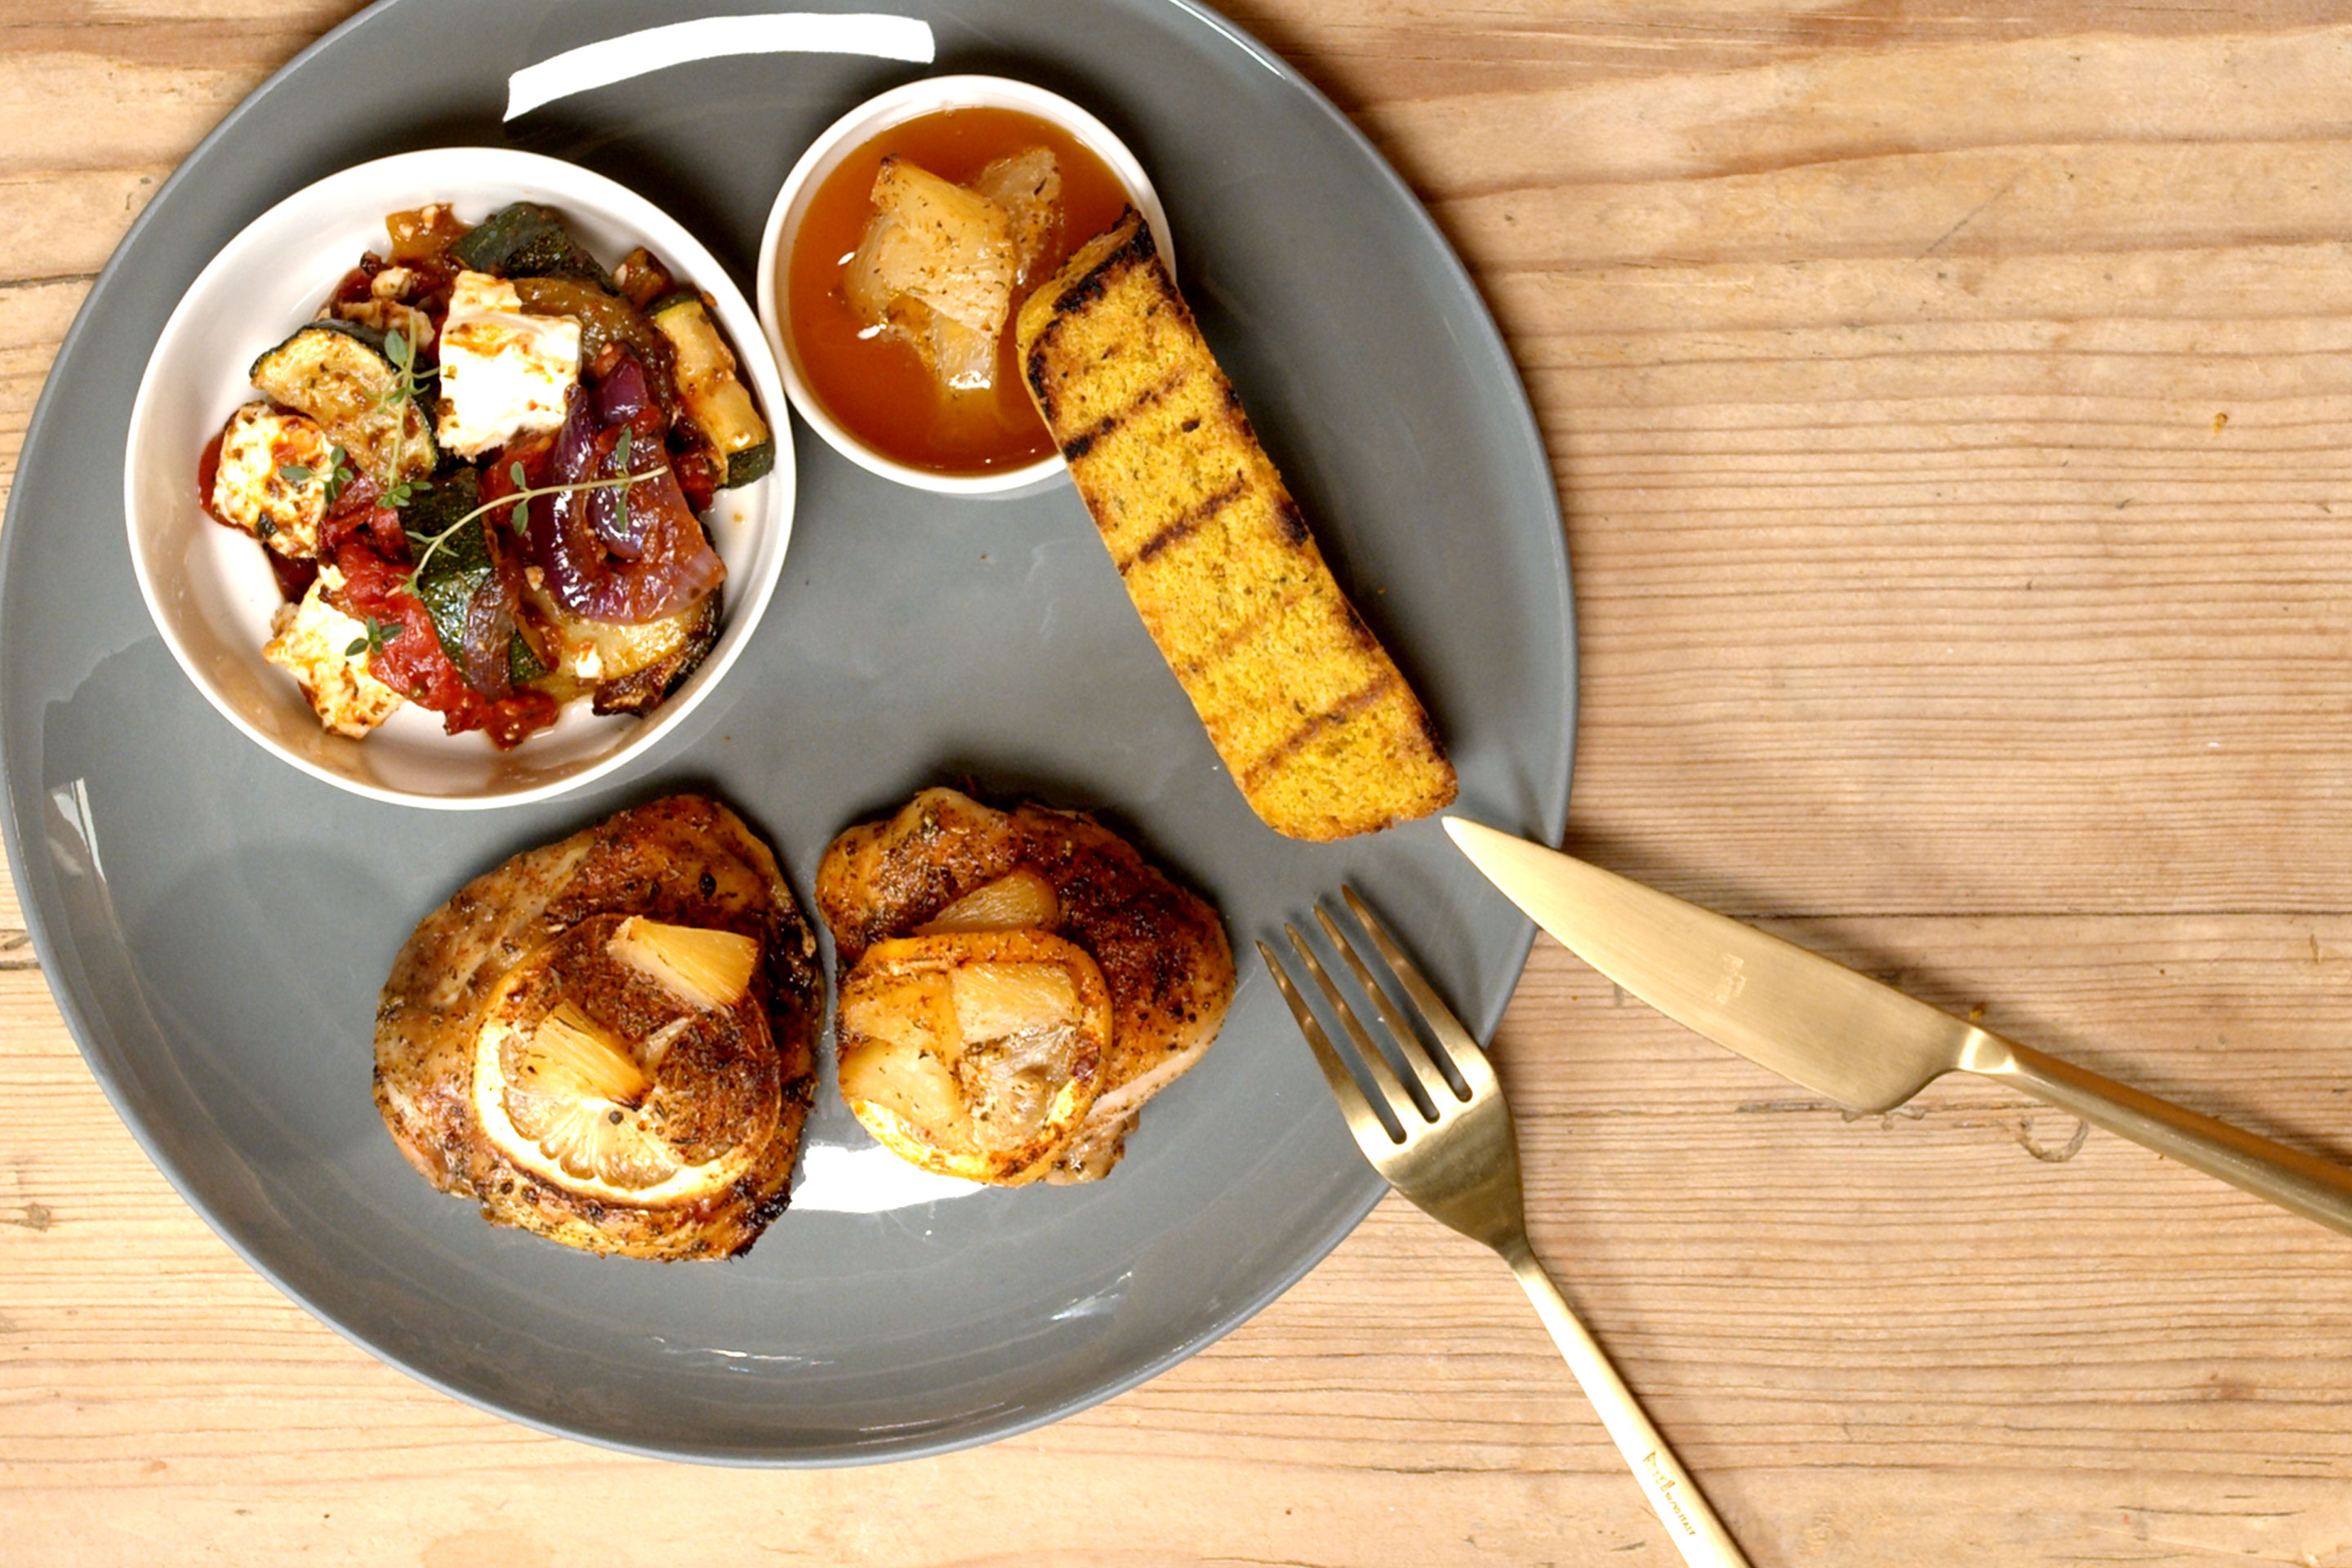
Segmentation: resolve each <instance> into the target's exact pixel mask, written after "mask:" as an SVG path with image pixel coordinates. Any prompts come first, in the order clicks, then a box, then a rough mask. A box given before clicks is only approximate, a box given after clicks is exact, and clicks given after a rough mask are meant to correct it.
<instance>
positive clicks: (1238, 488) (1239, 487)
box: [1118, 474, 1249, 577]
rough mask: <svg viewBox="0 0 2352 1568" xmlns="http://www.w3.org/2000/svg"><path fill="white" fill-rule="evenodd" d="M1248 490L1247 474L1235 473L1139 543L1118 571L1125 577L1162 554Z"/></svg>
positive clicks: (1120, 564) (1119, 566)
mask: <svg viewBox="0 0 2352 1568" xmlns="http://www.w3.org/2000/svg"><path fill="white" fill-rule="evenodd" d="M1248 492H1249V480H1248V479H1246V478H1245V477H1244V476H1242V475H1239V474H1236V475H1235V476H1234V479H1233V482H1232V483H1230V484H1228V485H1226V486H1224V487H1223V489H1214V490H1212V491H1210V492H1209V493H1208V494H1207V495H1205V496H1202V498H1201V500H1200V501H1199V502H1198V503H1197V504H1196V505H1194V506H1192V507H1190V508H1187V509H1186V510H1184V511H1182V512H1181V513H1179V514H1178V515H1177V517H1176V518H1175V520H1174V521H1171V522H1170V523H1169V524H1168V525H1167V526H1166V527H1164V528H1162V529H1160V531H1159V532H1157V533H1155V534H1153V535H1152V536H1151V537H1150V538H1149V539H1147V540H1145V541H1144V542H1142V543H1141V544H1139V545H1137V546H1136V547H1135V553H1134V554H1132V555H1129V557H1128V558H1127V559H1126V560H1125V561H1122V562H1120V563H1119V565H1118V574H1119V575H1120V576H1122V577H1124V576H1126V575H1127V574H1128V573H1129V572H1131V571H1133V570H1134V569H1135V568H1136V567H1138V566H1140V565H1142V564H1143V563H1146V562H1148V561H1150V559H1151V558H1152V557H1153V556H1155V555H1157V554H1159V553H1160V552H1161V551H1163V550H1165V549H1167V548H1168V547H1169V546H1170V545H1171V544H1174V543H1175V542H1177V541H1179V540H1181V539H1183V538H1186V537H1188V536H1189V535H1191V534H1192V532H1194V531H1196V530H1198V529H1199V528H1200V526H1201V525H1202V523H1204V522H1206V521H1209V520H1210V519H1211V518H1213V517H1214V516H1216V515H1217V514H1218V513H1219V512H1221V511H1223V510H1225V508H1227V507H1229V506H1231V505H1233V504H1234V502H1235V501H1237V500H1240V499H1241V498H1242V497H1243V496H1244V495H1246V494H1247V493H1248Z"/></svg>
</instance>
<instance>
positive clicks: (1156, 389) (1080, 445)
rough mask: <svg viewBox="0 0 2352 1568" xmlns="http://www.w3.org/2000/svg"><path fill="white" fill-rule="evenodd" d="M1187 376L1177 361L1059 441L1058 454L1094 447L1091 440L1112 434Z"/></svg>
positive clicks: (1072, 454)
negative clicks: (1125, 399)
mask: <svg viewBox="0 0 2352 1568" xmlns="http://www.w3.org/2000/svg"><path fill="white" fill-rule="evenodd" d="M1189 379H1191V373H1190V372H1188V371H1187V370H1185V369H1184V368H1183V367H1182V366H1181V365H1179V366H1178V367H1177V368H1176V371H1175V373H1174V374H1171V376H1169V377H1168V379H1167V380H1165V381H1159V382H1154V383H1153V384H1151V385H1150V386H1147V387H1145V388H1144V389H1143V390H1142V391H1141V392H1139V393H1137V394H1136V395H1134V396H1133V397H1132V398H1130V399H1129V400H1128V405H1127V406H1126V407H1124V408H1121V409H1117V410H1115V411H1113V412H1112V413H1109V414H1106V415H1104V416H1102V417H1101V418H1099V419H1097V420H1096V421H1095V422H1094V423H1093V424H1092V425H1091V426H1087V428H1086V429H1084V430H1081V431H1079V432H1078V433H1077V434H1076V435H1075V436H1073V437H1070V438H1069V439H1068V440H1066V441H1065V442H1063V443H1062V457H1063V458H1064V460H1066V461H1067V460H1069V459H1072V458H1083V457H1085V456H1086V455H1087V453H1088V452H1091V451H1093V450H1094V446H1095V443H1096V442H1097V441H1099V440H1101V439H1103V438H1104V437H1107V436H1112V435H1116V434H1117V433H1118V429H1119V427H1120V426H1123V425H1125V424H1126V423H1127V422H1128V421H1129V420H1130V419H1132V418H1134V417H1135V416H1137V415H1139V414H1140V413H1142V412H1143V411H1144V410H1145V409H1148V408H1150V407H1151V406H1152V405H1154V404H1156V403H1160V402H1163V401H1165V400H1166V399H1167V398H1169V397H1171V396H1172V395H1175V394H1176V393H1177V392H1179V391H1181V389H1182V387H1183V385H1184V383H1185V382H1186V381H1187V380H1189Z"/></svg>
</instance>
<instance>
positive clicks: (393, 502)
mask: <svg viewBox="0 0 2352 1568" xmlns="http://www.w3.org/2000/svg"><path fill="white" fill-rule="evenodd" d="M383 357H384V358H386V359H388V360H390V361H391V362H392V368H393V371H394V377H393V383H392V384H391V385H390V386H388V387H386V388H385V389H384V391H383V395H382V396H380V397H378V398H377V399H376V404H375V405H376V407H377V408H378V409H380V410H381V409H386V408H390V409H394V410H397V411H398V413H399V416H400V444H399V446H398V447H397V448H396V449H395V451H394V456H393V464H392V468H393V472H394V473H398V472H399V471H400V470H401V469H402V468H404V467H406V466H407V463H408V454H409V450H410V447H411V446H412V445H413V443H412V442H411V440H410V437H409V434H408V421H409V418H410V416H412V415H414V416H415V418H416V419H418V420H419V421H422V420H423V419H424V417H425V405H423V404H422V403H420V402H419V401H418V398H419V396H420V395H422V393H423V391H424V387H425V383H426V382H428V381H437V380H438V379H439V378H440V375H441V367H440V366H438V365H429V364H428V365H421V366H420V365H419V364H418V363H416V345H415V343H413V342H410V341H409V338H408V334H407V333H406V332H404V331H401V330H400V329H399V328H398V327H394V328H393V329H392V330H391V331H387V332H386V333H384V335H383ZM426 455H427V456H428V457H429V456H430V455H431V453H430V450H429V448H428V450H427V454H426ZM422 482H423V481H421V480H418V479H402V480H400V481H399V482H398V483H396V484H394V486H393V487H392V488H391V489H387V490H385V491H384V492H383V504H384V505H386V506H389V507H404V506H406V505H407V504H408V503H409V501H410V500H411V499H412V498H414V497H415V494H416V491H417V489H418V487H419V486H420V484H421V483H422Z"/></svg>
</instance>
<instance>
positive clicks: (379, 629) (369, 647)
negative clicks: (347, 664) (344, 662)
mask: <svg viewBox="0 0 2352 1568" xmlns="http://www.w3.org/2000/svg"><path fill="white" fill-rule="evenodd" d="M407 629H408V628H407V627H406V626H404V625H402V624H401V623H400V622H398V621H391V622H385V621H379V620H377V619H376V618H375V617H374V616H369V617H368V618H367V629H366V630H365V631H364V632H362V634H361V635H360V636H358V637H353V638H352V646H351V647H347V648H345V649H343V657H344V658H359V657H360V656H361V655H362V654H365V655H367V656H368V657H369V658H374V657H375V656H376V655H377V654H380V653H382V652H383V645H384V644H386V643H388V642H390V641H392V640H393V639H394V637H398V636H400V634H401V633H403V632H404V631H406V630H407Z"/></svg>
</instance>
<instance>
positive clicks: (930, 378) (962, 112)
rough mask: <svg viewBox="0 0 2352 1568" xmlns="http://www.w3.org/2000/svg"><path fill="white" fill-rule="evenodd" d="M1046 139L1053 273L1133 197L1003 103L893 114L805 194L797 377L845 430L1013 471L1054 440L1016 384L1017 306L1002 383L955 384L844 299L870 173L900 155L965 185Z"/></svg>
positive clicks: (795, 300) (959, 467)
mask: <svg viewBox="0 0 2352 1568" xmlns="http://www.w3.org/2000/svg"><path fill="white" fill-rule="evenodd" d="M1028 147H1045V148H1048V149H1050V150H1051V151H1052V153H1053V154H1054V158H1055V162H1056V163H1059V164H1060V165H1061V174H1062V199H1061V202H1060V204H1059V205H1060V208H1061V217H1060V222H1059V223H1058V224H1057V225H1056V226H1055V234H1054V237H1053V241H1052V243H1050V244H1049V245H1048V246H1047V247H1045V255H1044V256H1043V257H1041V258H1039V260H1038V263H1037V265H1036V267H1035V268H1033V269H1032V271H1031V273H1030V277H1029V279H1028V282H1029V283H1030V284H1032V285H1034V284H1036V283H1039V282H1042V281H1044V280H1045V279H1047V278H1050V277H1052V276H1053V274H1054V273H1055V270H1056V269H1057V268H1060V267H1061V265H1062V263H1063V262H1064V261H1065V260H1066V259H1068V258H1069V255H1070V253H1071V252H1072V251H1074V250H1076V248H1077V247H1079V246H1081V245H1084V244H1085V243H1086V242H1087V240H1089V239H1091V238H1093V237H1095V236H1096V235H1097V234H1100V233H1101V232H1102V231H1103V230H1104V229H1107V228H1108V227H1109V226H1111V225H1112V224H1113V223H1114V222H1116V221H1118V215H1119V211H1120V209H1121V208H1123V207H1124V206H1126V205H1127V204H1128V200H1129V198H1128V194H1127V191H1126V189H1125V187H1123V186H1122V185H1120V184H1119V183H1118V177H1117V176H1115V175H1114V174H1112V173H1111V172H1110V170H1109V169H1108V167H1107V166H1106V165H1105V164H1104V163H1103V161H1102V160H1101V159H1100V158H1098V157H1097V156H1096V155H1095V154H1094V153H1091V152H1089V151H1087V148H1086V146H1085V145H1084V144H1083V143H1082V142H1079V141H1078V140H1077V139H1076V137H1074V136H1072V135H1071V134H1070V133H1069V132H1066V131H1064V130H1063V129H1061V127H1059V126H1057V125H1055V124H1053V123H1052V122H1051V121H1045V120H1040V119H1038V118H1037V117H1036V116H1034V115H1031V114H1023V113H1021V112H1019V111H1017V110H1010V109H949V110H940V111H939V112H937V113H934V114H926V115H921V116H919V117H918V118H916V119H913V120H908V121H903V122H901V123H899V124H897V125H893V126H891V127H890V128H889V129H887V130H886V131H884V132H881V133H880V134H879V135H877V136H876V137H875V138H874V139H873V140H872V141H870V142H866V143H865V144H864V145H863V146H861V147H859V148H858V149H857V150H856V152H854V153H851V154H850V155H849V156H848V157H847V158H845V159H844V160H843V161H842V163H841V164H840V166H839V167H837V168H835V170H834V171H833V173H832V174H828V175H826V176H825V179H824V184H820V185H819V186H818V187H817V190H816V194H815V195H814V196H812V197H811V198H810V200H809V205H808V209H807V211H806V212H805V213H804V214H803V216H802V219H801V226H800V233H799V235H798V237H796V238H795V239H794V241H793V246H792V249H791V252H790V253H789V254H788V255H787V256H786V257H785V258H784V260H783V263H782V271H783V276H782V278H781V279H778V282H779V283H780V284H781V285H782V289H781V290H780V291H781V292H782V296H783V299H784V311H785V323H786V329H785V330H786V331H789V332H790V333H791V335H792V342H793V357H794V359H795V360H796V361H797V362H798V363H799V367H800V374H801V379H802V381H803V383H804V384H806V386H807V387H808V389H809V390H810V391H811V392H813V393H814V394H815V395H816V398H817V400H818V401H819V402H820V403H822V404H824V408H825V412H826V413H828V414H830V415H832V416H833V417H834V418H835V420H836V421H837V422H838V423H839V424H840V425H841V426H843V427H844V428H845V429H846V430H847V431H849V433H850V434H851V435H853V436H855V437H856V438H857V439H859V440H860V441H863V442H864V443H865V444H866V446H868V447H872V448H873V449H874V450H875V451H877V452H879V453H880V454H882V455H883V456H884V457H886V458H891V459H893V460H894V461H897V462H900V463H904V464H906V465H907V466H908V468H924V469H928V470H929V471H931V472H933V473H940V474H959V475H971V474H984V473H990V472H993V471H997V470H1001V469H1007V468H1023V467H1025V466H1026V465H1028V464H1030V463H1034V462H1035V461H1036V460H1037V459H1038V458H1044V457H1045V456H1047V455H1049V454H1050V453H1051V452H1052V451H1053V450H1054V440H1053V437H1052V436H1050V435H1049V434H1048V433H1047V432H1046V429H1045V422H1044V421H1043V420H1042V419H1040V418H1039V417H1038V416H1037V410H1036V406H1035V405H1034V404H1032V403H1031V402H1030V401H1029V393H1028V390H1027V389H1026V388H1025V387H1024V386H1023V385H1022V384H1021V372H1020V364H1019V356H1018V354H1017V353H1016V351H1015V349H1014V346H1013V319H1012V318H1013V316H1018V315H1019V314H1020V310H1021V299H1022V296H1021V294H1020V292H1019V291H1018V290H1016V291H1015V293H1014V295H1013V311H1012V315H1011V316H1008V317H1007V318H1006V321H1005V323H1004V334H1003V338H1002V339H1000V340H999V342H998V343H997V346H996V381H995V384H994V385H993V386H992V387H990V388H988V389H987V390H985V391H972V392H950V391H949V390H948V389H947V388H945V387H944V386H942V385H941V384H940V382H939V380H938V378H937V377H935V376H934V375H932V374H931V373H930V371H929V369H927V368H926V367H925V366H924V364H923V362H922V360H921V359H920V358H919V356H918V355H917V354H916V353H915V350H914V348H913V346H912V345H911V344H908V343H905V342H896V341H890V340H885V339H883V338H880V337H878V336H867V335H866V332H867V328H866V323H865V322H864V321H860V320H859V319H858V317H857V315H856V312H855V311H854V310H851V309H850V307H849V301H848V300H846V299H845V298H844V297H843V294H842V287H841V279H842V271H843V268H845V265H846V264H847V262H848V260H849V258H850V257H851V256H853V255H854V254H856V250H857V242H858V240H859V238H860V237H862V236H863V235H864V234H865V232H866V222H867V220H868V219H869V218H871V217H872V216H873V215H874V201H873V190H874V176H875V174H877V172H879V170H880V169H881V167H882V160H883V159H884V158H885V157H886V156H889V155H891V154H894V153H895V154H896V155H897V156H898V157H900V158H904V159H906V160H907V161H908V163H913V164H915V165H916V166H917V167H919V168H921V169H923V170H925V171H927V172H929V173H930V174H937V175H938V176H939V177H940V178H941V179H943V180H947V181H950V182H951V183H953V184H963V183H964V182H966V181H968V180H970V179H971V178H972V177H973V176H974V175H976V174H979V173H980V171H981V170H982V168H984V167H986V166H987V165H988V164H989V163H992V162H993V161H995V160H996V159H998V158H1002V157H1005V156H1007V155H1009V154H1011V153H1018V152H1020V151H1022V150H1023V149H1024V148H1028Z"/></svg>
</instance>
